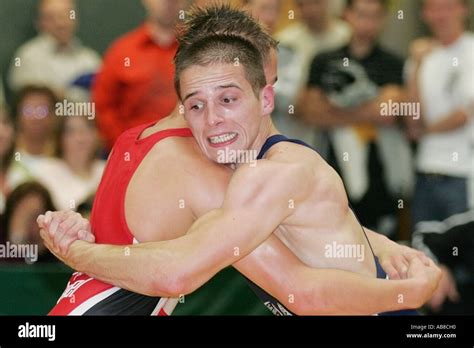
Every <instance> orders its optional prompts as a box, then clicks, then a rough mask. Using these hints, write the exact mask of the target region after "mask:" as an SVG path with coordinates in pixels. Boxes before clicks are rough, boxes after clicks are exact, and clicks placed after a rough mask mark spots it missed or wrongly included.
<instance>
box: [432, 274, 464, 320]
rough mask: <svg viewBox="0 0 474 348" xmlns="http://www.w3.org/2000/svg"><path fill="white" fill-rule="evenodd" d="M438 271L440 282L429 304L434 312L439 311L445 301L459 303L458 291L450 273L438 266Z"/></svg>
mask: <svg viewBox="0 0 474 348" xmlns="http://www.w3.org/2000/svg"><path fill="white" fill-rule="evenodd" d="M440 269H441V273H442V275H441V281H440V282H439V286H438V288H437V289H436V291H435V292H434V294H433V297H432V298H431V300H430V302H429V306H430V307H431V308H432V309H433V311H435V312H439V311H440V309H441V306H442V305H443V303H444V302H445V301H446V299H449V300H450V301H451V302H458V301H459V293H458V289H457V287H456V282H455V281H454V278H453V275H452V274H451V271H450V270H449V269H448V268H447V267H446V266H444V265H440Z"/></svg>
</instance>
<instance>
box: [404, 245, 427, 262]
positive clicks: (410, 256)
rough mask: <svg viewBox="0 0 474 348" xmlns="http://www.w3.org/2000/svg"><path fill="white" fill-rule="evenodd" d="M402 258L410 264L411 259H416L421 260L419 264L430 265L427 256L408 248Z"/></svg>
mask: <svg viewBox="0 0 474 348" xmlns="http://www.w3.org/2000/svg"><path fill="white" fill-rule="evenodd" d="M404 257H405V258H406V259H407V260H408V262H411V261H412V260H413V259H415V258H418V259H420V260H421V262H423V264H424V265H425V266H430V265H431V263H430V260H431V259H430V258H429V257H428V256H426V254H425V253H423V252H421V251H419V250H415V249H412V248H410V249H409V251H408V252H406V253H404Z"/></svg>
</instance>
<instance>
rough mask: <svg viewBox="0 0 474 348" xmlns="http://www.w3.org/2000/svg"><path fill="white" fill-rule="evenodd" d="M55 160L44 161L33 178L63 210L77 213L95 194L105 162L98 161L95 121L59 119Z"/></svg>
mask: <svg viewBox="0 0 474 348" xmlns="http://www.w3.org/2000/svg"><path fill="white" fill-rule="evenodd" d="M58 128H59V131H58V134H57V139H56V146H55V155H56V157H55V158H45V159H42V160H41V161H39V162H38V164H37V165H36V166H35V167H34V169H33V176H34V177H35V179H36V180H37V181H38V182H39V183H41V184H42V185H43V186H44V187H46V188H47V189H48V191H49V192H50V193H51V197H52V199H53V203H54V205H55V206H56V207H57V209H60V210H76V209H77V208H78V206H79V205H80V204H81V203H83V202H85V201H86V200H87V199H88V198H89V197H90V196H91V195H93V194H94V193H95V191H96V189H97V186H98V185H99V181H100V179H101V177H102V172H103V170H104V166H105V161H102V160H99V159H97V157H98V156H97V154H98V148H99V146H98V145H99V141H98V136H97V130H96V127H95V123H94V121H93V120H90V119H88V118H87V117H86V116H83V115H76V116H64V117H61V118H60V119H59V127H58Z"/></svg>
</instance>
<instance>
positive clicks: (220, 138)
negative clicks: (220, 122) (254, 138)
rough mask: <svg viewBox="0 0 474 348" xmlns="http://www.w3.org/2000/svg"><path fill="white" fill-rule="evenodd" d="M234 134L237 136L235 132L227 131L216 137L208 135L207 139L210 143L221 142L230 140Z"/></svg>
mask: <svg viewBox="0 0 474 348" xmlns="http://www.w3.org/2000/svg"><path fill="white" fill-rule="evenodd" d="M236 136H237V134H236V133H227V134H223V135H220V136H218V137H210V138H209V141H210V142H211V144H222V143H226V142H228V141H231V140H232V139H234V138H235V137H236Z"/></svg>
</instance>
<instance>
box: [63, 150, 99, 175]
mask: <svg viewBox="0 0 474 348" xmlns="http://www.w3.org/2000/svg"><path fill="white" fill-rule="evenodd" d="M64 161H65V162H66V164H67V166H68V167H69V168H70V169H71V170H72V171H73V172H74V173H76V174H77V175H78V176H81V177H88V176H89V175H90V172H91V167H92V161H91V160H89V159H79V158H78V157H77V156H71V155H69V156H68V155H65V156H64Z"/></svg>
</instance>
